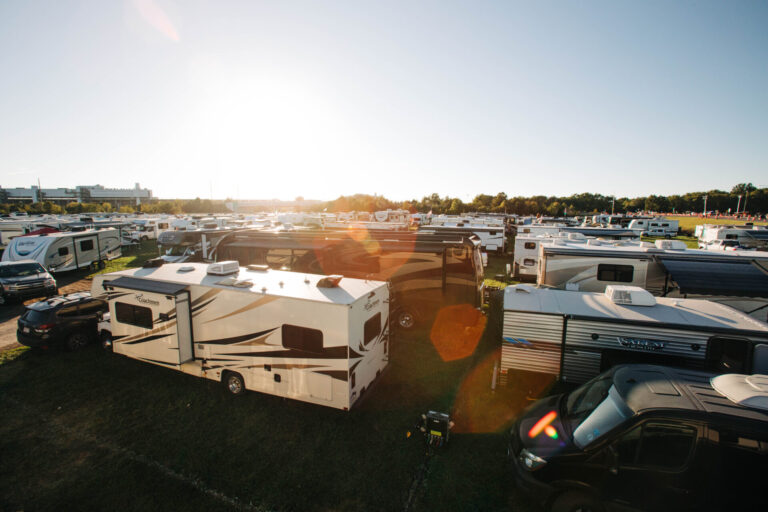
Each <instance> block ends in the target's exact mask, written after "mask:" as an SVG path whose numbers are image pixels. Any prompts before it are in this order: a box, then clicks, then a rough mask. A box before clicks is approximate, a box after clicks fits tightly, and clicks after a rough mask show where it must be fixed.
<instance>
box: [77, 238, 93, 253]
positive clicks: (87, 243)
mask: <svg viewBox="0 0 768 512" xmlns="http://www.w3.org/2000/svg"><path fill="white" fill-rule="evenodd" d="M80 250H81V251H91V250H93V240H83V241H82V242H80Z"/></svg>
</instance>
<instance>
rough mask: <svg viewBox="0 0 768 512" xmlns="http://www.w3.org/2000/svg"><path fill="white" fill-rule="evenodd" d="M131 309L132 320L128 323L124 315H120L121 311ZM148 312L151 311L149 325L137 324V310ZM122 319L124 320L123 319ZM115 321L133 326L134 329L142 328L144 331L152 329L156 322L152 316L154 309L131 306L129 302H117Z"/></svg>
mask: <svg viewBox="0 0 768 512" xmlns="http://www.w3.org/2000/svg"><path fill="white" fill-rule="evenodd" d="M126 307H128V308H131V314H130V316H131V318H130V320H129V321H126V319H125V317H124V316H123V314H122V313H120V310H119V309H118V308H120V309H124V308H126ZM137 309H138V310H147V311H149V325H146V324H145V323H137V322H136V310H137ZM121 317H122V318H121ZM115 321H117V322H119V323H121V324H126V325H132V326H134V327H140V328H142V329H152V326H153V322H154V315H153V314H152V308H148V307H146V306H137V305H135V304H130V303H128V302H115Z"/></svg>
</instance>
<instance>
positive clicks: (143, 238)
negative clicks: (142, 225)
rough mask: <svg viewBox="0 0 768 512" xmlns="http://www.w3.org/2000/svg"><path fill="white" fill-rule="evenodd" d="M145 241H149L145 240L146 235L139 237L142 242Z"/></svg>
mask: <svg viewBox="0 0 768 512" xmlns="http://www.w3.org/2000/svg"><path fill="white" fill-rule="evenodd" d="M147 240H149V238H147V235H144V236H142V237H141V241H142V242H146V241H147Z"/></svg>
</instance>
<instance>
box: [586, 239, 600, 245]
mask: <svg viewBox="0 0 768 512" xmlns="http://www.w3.org/2000/svg"><path fill="white" fill-rule="evenodd" d="M587 245H603V243H602V242H601V241H600V240H598V239H596V238H590V239H589V240H587Z"/></svg>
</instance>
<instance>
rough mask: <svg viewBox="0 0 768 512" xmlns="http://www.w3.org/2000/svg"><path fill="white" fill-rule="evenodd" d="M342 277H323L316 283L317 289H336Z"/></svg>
mask: <svg viewBox="0 0 768 512" xmlns="http://www.w3.org/2000/svg"><path fill="white" fill-rule="evenodd" d="M342 277H343V276H339V275H333V276H325V277H324V278H322V279H320V280H319V281H318V282H317V287H318V288H336V287H337V286H339V283H340V282H341V278H342Z"/></svg>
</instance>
